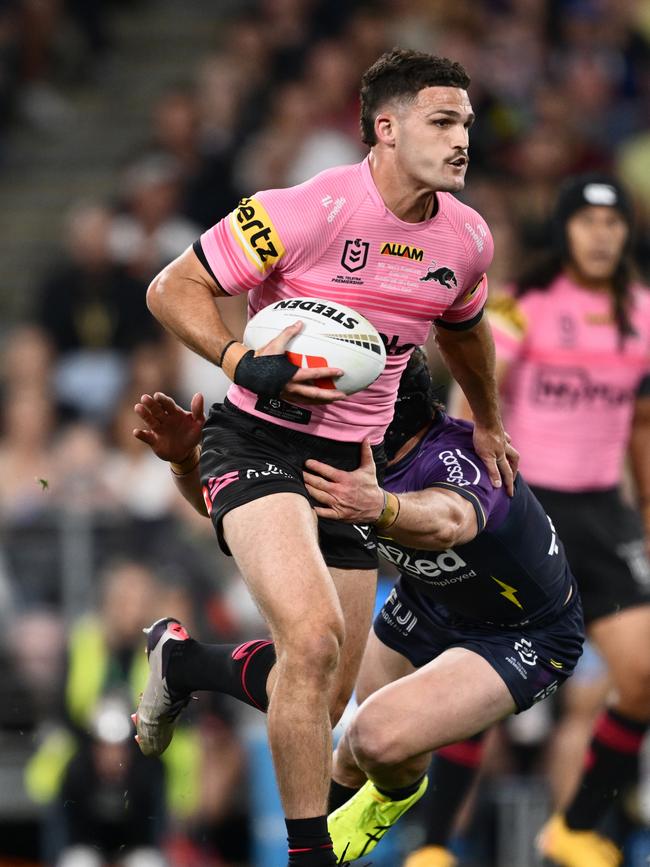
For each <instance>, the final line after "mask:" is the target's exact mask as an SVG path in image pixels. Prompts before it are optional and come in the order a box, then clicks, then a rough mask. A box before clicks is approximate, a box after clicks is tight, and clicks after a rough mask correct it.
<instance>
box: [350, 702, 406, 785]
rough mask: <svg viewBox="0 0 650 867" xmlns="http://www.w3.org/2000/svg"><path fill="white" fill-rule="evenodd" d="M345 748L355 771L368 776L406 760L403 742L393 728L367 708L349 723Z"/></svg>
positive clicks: (362, 709)
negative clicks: (352, 761) (348, 751)
mask: <svg viewBox="0 0 650 867" xmlns="http://www.w3.org/2000/svg"><path fill="white" fill-rule="evenodd" d="M348 733H349V735H348V736H349V745H350V749H351V750H352V754H353V755H354V758H355V760H356V762H357V764H358V765H359V767H360V768H361V769H362V770H363V771H365V772H366V773H369V774H371V773H372V772H373V771H376V770H378V769H380V768H385V767H391V768H392V767H395V766H396V765H398V764H401V763H402V762H403V761H405V759H407V758H408V756H407V755H406V754H405V751H404V742H403V739H402V738H401V737H400V734H399V732H397V731H396V729H395V727H394V726H391V725H387V724H386V722H385V721H384V724H383V725H382V720H381V717H380V715H379V714H376V713H375V712H374V710H373V709H372V708H371V707H369V708H363V707H362V708H361V709H360V710H359V711H358V712H357V714H356V716H355V718H354V720H353V721H352V723H351V725H350V728H349V729H348Z"/></svg>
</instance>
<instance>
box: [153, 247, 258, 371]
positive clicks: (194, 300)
mask: <svg viewBox="0 0 650 867" xmlns="http://www.w3.org/2000/svg"><path fill="white" fill-rule="evenodd" d="M227 294H228V293H227V292H225V291H224V290H223V289H222V288H221V286H220V285H219V284H218V283H217V282H216V280H215V279H214V278H213V277H212V275H211V274H210V273H209V271H208V270H207V269H206V268H205V266H204V264H203V263H202V262H201V261H200V260H199V257H198V256H197V254H196V252H195V251H194V249H193V248H192V247H188V248H187V250H185V252H184V253H181V255H180V256H179V257H178V258H177V259H174V261H173V262H170V263H169V265H167V267H166V268H163V270H162V271H161V272H160V273H159V274H158V275H157V276H156V277H154V279H153V280H152V282H151V285H150V286H149V289H148V290H147V306H148V308H149V310H150V311H151V313H152V314H153V315H154V316H155V317H156V319H157V320H158V321H159V322H160V323H161V325H163V326H164V327H165V328H166V329H167V330H168V331H170V332H171V333H172V334H173V335H174V336H175V337H177V338H178V339H179V340H180V341H181V342H182V343H184V344H185V345H186V346H188V347H189V348H190V349H191V350H193V351H194V352H196V353H197V354H198V355H201V356H202V357H203V358H206V359H207V360H208V361H211V362H212V363H213V364H219V363H220V362H221V356H222V353H223V351H224V349H225V347H226V345H227V344H228V343H229V342H230V341H233V340H235V337H234V335H233V334H231V332H230V331H229V330H228V328H226V326H225V324H224V321H223V319H222V318H221V314H220V313H219V310H218V308H217V305H216V304H215V303H214V299H215V298H219V297H223V296H227ZM246 352H247V349H246V347H245V346H243V345H242V344H238V345H236V346H235V345H233V346H232V347H231V349H230V350H229V351H228V352H227V353H226V356H225V358H224V364H223V367H224V371H225V372H226V374H227V375H228V376H229V377H230V379H232V378H233V375H234V371H235V368H236V366H237V363H238V361H239V360H240V359H241V358H242V356H243V355H244V354H245V353H246Z"/></svg>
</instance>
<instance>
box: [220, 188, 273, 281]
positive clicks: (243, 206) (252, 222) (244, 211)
mask: <svg viewBox="0 0 650 867" xmlns="http://www.w3.org/2000/svg"><path fill="white" fill-rule="evenodd" d="M230 225H231V227H232V232H233V235H234V236H235V238H236V240H237V243H238V244H239V246H240V247H241V248H242V250H243V251H244V253H245V255H246V258H247V259H249V261H250V262H251V263H252V264H253V265H254V266H255V267H256V268H257V270H258V271H260V272H261V273H262V274H265V273H266V272H267V271H268V270H269V269H270V268H272V267H273V265H274V264H275V263H276V262H277V261H278V259H279V258H280V257H281V256H283V255H284V245H283V244H282V241H281V240H280V236H279V235H278V233H277V230H276V228H275V226H274V225H273V223H272V221H271V218H270V217H269V215H268V214H267V212H266V208H265V207H264V205H263V204H262V203H261V202H260V201H258V200H257V199H253V198H245V199H242V200H241V201H240V202H239V205H238V206H237V207H236V208H235V210H234V211H233V212H232V214H231V215H230Z"/></svg>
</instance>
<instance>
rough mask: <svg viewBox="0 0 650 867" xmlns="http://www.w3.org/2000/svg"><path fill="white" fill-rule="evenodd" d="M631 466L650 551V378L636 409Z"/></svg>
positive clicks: (638, 398) (643, 388)
mask: <svg viewBox="0 0 650 867" xmlns="http://www.w3.org/2000/svg"><path fill="white" fill-rule="evenodd" d="M630 464H631V467H632V474H633V476H634V482H635V485H636V492H637V497H638V501H639V508H640V510H641V516H642V518H643V525H644V527H645V535H646V540H647V547H648V550H649V551H650V376H648V377H646V379H644V381H643V383H642V386H641V388H640V390H639V393H638V396H637V399H636V404H635V407H634V416H633V420H632V430H631V433H630Z"/></svg>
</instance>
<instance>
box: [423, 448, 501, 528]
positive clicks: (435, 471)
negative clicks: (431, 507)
mask: <svg viewBox="0 0 650 867" xmlns="http://www.w3.org/2000/svg"><path fill="white" fill-rule="evenodd" d="M463 439H465V437H464V438H463ZM466 439H467V445H466V446H463V447H459V446H454V445H452V444H449V445H448V446H447V447H445V448H442V449H440V450H438V449H437V448H436V449H431V448H429V449H428V450H427V454H426V470H425V473H424V477H423V478H422V482H423V487H426V488H446V489H447V490H450V491H454V492H455V493H457V494H459V495H460V496H461V497H463V498H464V499H466V500H468V502H470V503H471V504H472V506H473V507H474V511H475V512H476V519H477V522H478V531H479V533H480V532H481V531H482V530H484V529H485V525H486V524H487V522H488V520H489V518H490V515H491V514H492V512H493V511H494V509H495V508H496V507H497V505H498V504H500V502H501V500H502V499H503V497H507V494H506V493H505V491H504V490H503V489H502V488H495V487H494V486H493V485H492V482H491V481H490V477H489V475H488V472H487V468H486V467H485V464H484V463H483V461H481V459H480V458H479V457H478V455H477V454H476V452H475V451H474V450H473V448H472V447H471V445H470V443H471V433H470V434H469V435H468V436H467V438H466Z"/></svg>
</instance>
